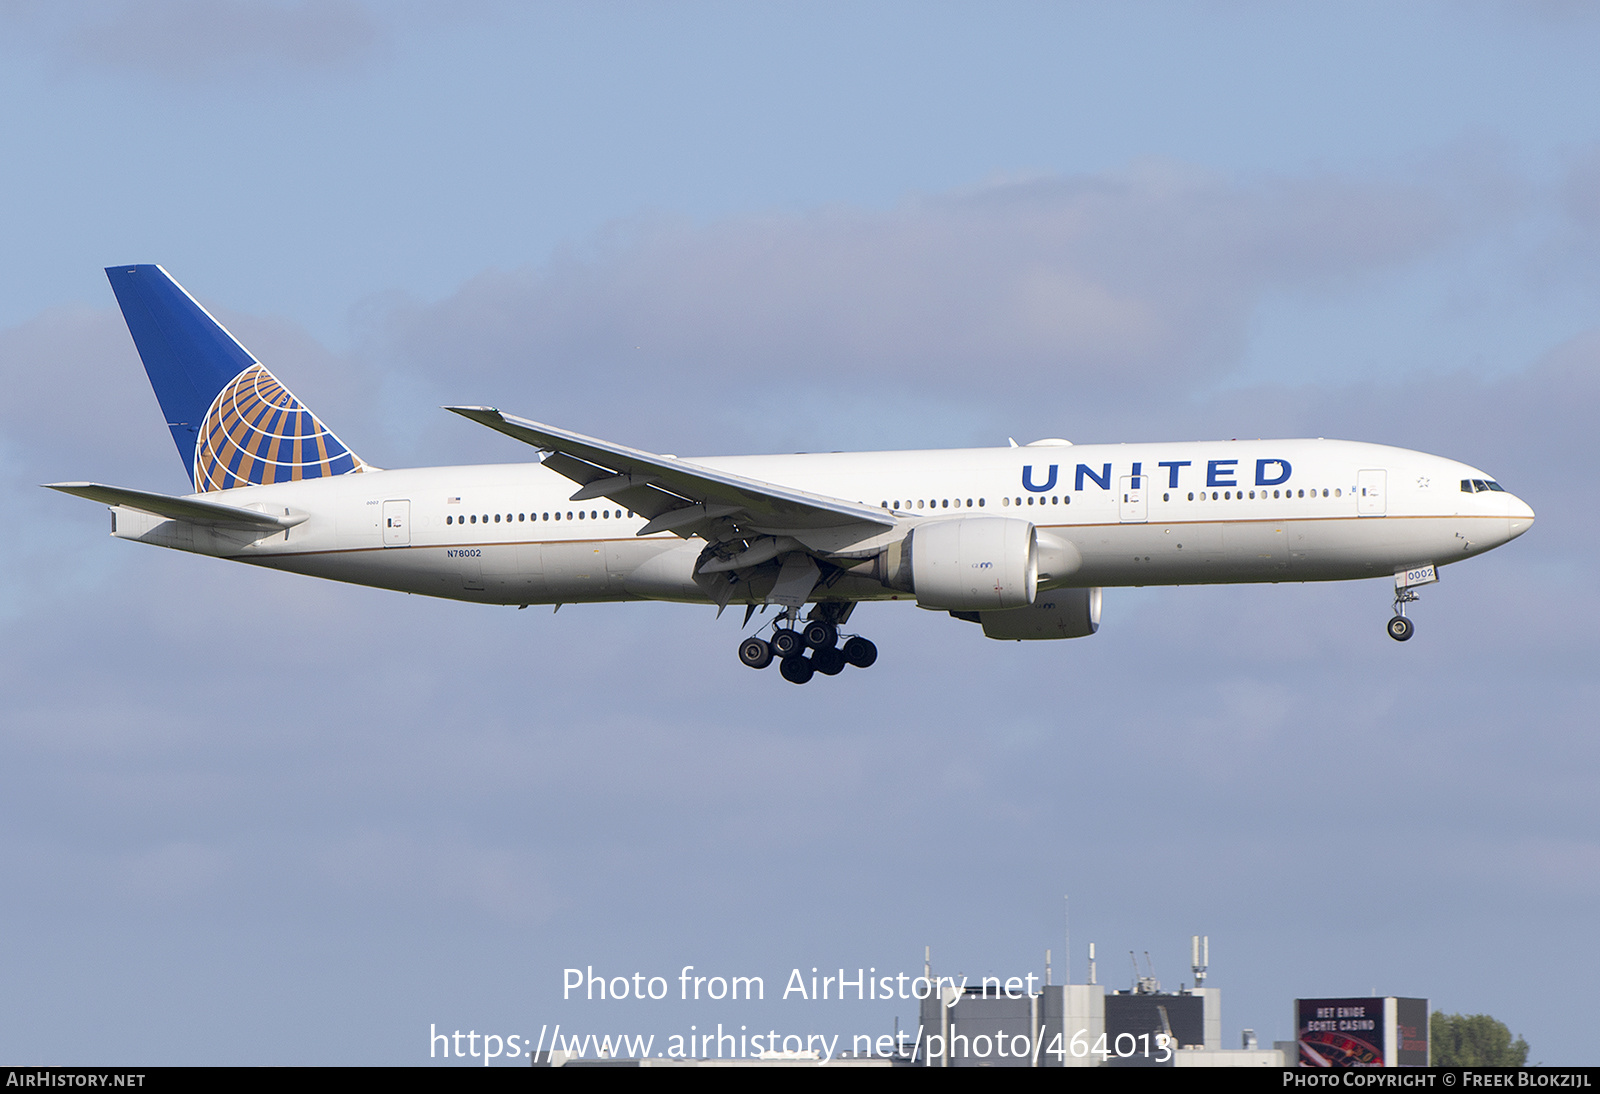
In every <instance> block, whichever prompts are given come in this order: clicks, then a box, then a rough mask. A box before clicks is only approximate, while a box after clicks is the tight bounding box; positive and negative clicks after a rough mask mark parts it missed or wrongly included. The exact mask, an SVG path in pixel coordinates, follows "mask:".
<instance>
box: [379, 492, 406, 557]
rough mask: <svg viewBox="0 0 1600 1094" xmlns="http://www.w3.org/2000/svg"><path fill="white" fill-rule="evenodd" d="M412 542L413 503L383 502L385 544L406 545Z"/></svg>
mask: <svg viewBox="0 0 1600 1094" xmlns="http://www.w3.org/2000/svg"><path fill="white" fill-rule="evenodd" d="M410 542H411V503H410V502H409V501H386V502H384V503H383V545H384V546H385V547H404V546H405V545H406V544H408V543H410Z"/></svg>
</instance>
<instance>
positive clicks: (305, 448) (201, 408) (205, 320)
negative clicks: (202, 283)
mask: <svg viewBox="0 0 1600 1094" xmlns="http://www.w3.org/2000/svg"><path fill="white" fill-rule="evenodd" d="M106 277H108V278H110V280H111V289H112V291H113V292H115V293H116V294H117V303H118V304H119V305H120V306H121V307H122V316H123V318H124V319H126V320H127V323H128V333H130V334H132V335H133V344H134V345H135V346H137V347H138V349H139V357H140V358H141V359H142V360H143V361H144V370H145V372H146V373H148V374H149V376H150V386H151V387H153V388H155V391H156V399H157V400H158V401H159V402H160V403H161V410H162V412H163V413H164V414H165V415H166V419H167V428H168V429H170V430H172V439H173V440H174V441H175V442H177V445H178V454H179V455H180V456H181V457H182V458H183V464H184V469H185V470H186V471H188V472H189V481H190V482H192V483H194V488H195V490H196V492H198V493H207V492H209V491H212V490H228V489H231V488H233V487H235V486H249V485H251V484H252V483H253V484H256V485H261V484H263V483H272V482H290V481H292V480H296V479H316V478H325V477H327V476H329V475H347V474H350V473H352V472H356V471H365V470H367V465H366V464H365V463H363V462H362V460H361V458H360V457H359V456H357V455H356V454H355V453H354V452H352V451H350V450H349V449H348V448H346V447H345V446H344V443H343V442H342V441H340V440H339V438H338V437H336V436H334V435H333V432H332V431H331V430H329V429H328V427H327V426H325V425H323V424H322V421H321V419H319V418H318V417H317V416H316V415H315V414H313V413H311V411H309V410H307V409H306V408H305V406H303V405H302V404H301V402H300V400H298V399H296V398H295V397H294V396H293V395H291V394H290V393H289V389H288V388H286V387H284V386H283V385H282V384H281V383H279V382H278V379H277V377H275V376H273V375H272V373H270V372H268V371H267V370H266V369H265V368H264V367H262V365H261V363H260V362H259V361H257V360H256V359H255V358H254V357H253V356H251V354H250V351H249V350H247V349H245V348H244V347H243V346H241V345H240V344H239V343H238V341H236V340H235V339H234V337H233V335H231V334H229V333H228V332H227V330H226V329H224V328H223V326H222V324H221V323H218V322H217V321H216V320H215V319H213V318H211V315H210V313H208V312H207V311H206V310H205V309H204V308H202V307H201V306H200V305H199V304H198V303H197V302H196V301H195V299H194V297H192V296H190V295H189V294H188V293H187V292H185V291H184V289H183V286H181V285H179V284H178V283H177V282H176V281H174V280H172V277H171V276H170V275H169V274H168V273H167V271H166V270H163V269H162V268H161V267H160V266H110V267H107V269H106Z"/></svg>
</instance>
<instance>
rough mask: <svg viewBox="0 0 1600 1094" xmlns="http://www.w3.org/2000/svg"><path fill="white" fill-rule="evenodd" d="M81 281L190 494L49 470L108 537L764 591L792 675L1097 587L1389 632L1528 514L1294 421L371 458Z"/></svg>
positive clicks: (340, 571)
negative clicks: (1344, 583) (1150, 591)
mask: <svg viewBox="0 0 1600 1094" xmlns="http://www.w3.org/2000/svg"><path fill="white" fill-rule="evenodd" d="M106 274H107V276H108V277H109V278H110V279H111V286H112V289H113V290H114V291H115V292H116V296H117V301H118V303H119V304H120V305H121V307H122V312H123V316H124V317H125V319H126V320H127V324H128V329H129V331H130V333H131V334H132V335H133V341H134V344H135V346H136V347H137V348H138V351H139V356H140V357H141V358H142V359H143V361H144V366H145V370H146V372H147V373H148V374H149V377H150V382H151V384H152V386H153V387H154V389H155V393H156V398H157V400H158V401H159V402H160V404H161V409H162V410H163V412H164V413H165V415H166V421H167V426H168V428H169V429H170V430H171V431H172V437H173V439H174V440H175V441H176V442H177V445H178V452H179V454H180V455H181V456H182V458H183V462H184V466H185V468H186V469H187V470H188V472H189V476H190V480H191V481H192V482H193V484H194V487H195V492H194V493H193V494H188V495H185V496H182V497H177V496H171V495H166V494H155V493H149V492H146V491H140V490H129V489H125V488H121V487H114V486H105V485H101V484H98V483H88V482H73V483H52V484H49V485H50V487H51V489H55V490H60V491H63V492H65V493H68V494H75V495H77V496H79V497H84V498H89V499H91V500H94V501H99V502H104V503H105V504H107V505H109V506H110V507H111V513H112V522H111V533H112V535H114V536H116V537H117V538H119V539H133V540H139V541H141V542H144V543H154V544H157V545H158V546H162V547H172V548H176V549H178V550H181V551H192V552H194V553H196V554H204V555H215V556H218V557H221V558H228V559H233V560H235V561H238V562H248V563H252V564H254V565H258V566H270V567H273V568H275V569H280V570H290V571H293V572H296V573H302V574H310V575H313V576H316V577H324V578H329V579H331V580H334V581H348V582H354V583H356V584H360V585H372V586H376V587H379V588H385V589H397V590H401V591H404V592H408V593H420V594H423V595H427V596H439V597H447V598H450V599H454V600H468V601H474V602H478V603H484V604H515V605H518V606H520V607H525V606H527V605H529V604H555V605H556V606H557V607H558V608H559V607H560V606H561V605H562V604H568V603H580V602H585V601H616V600H668V601H678V602H683V603H692V604H714V605H716V606H717V608H718V613H719V614H720V613H721V610H722V609H723V608H725V607H726V606H727V605H729V604H742V605H744V606H745V625H746V626H748V625H749V622H750V618H751V615H752V614H753V613H754V612H755V610H756V609H757V608H758V607H763V608H764V607H765V606H768V605H774V606H777V607H778V608H780V609H781V610H780V611H779V612H777V613H775V618H774V619H773V620H772V621H771V622H769V623H766V624H765V625H763V626H762V627H761V628H759V629H758V630H757V631H756V632H755V633H754V634H752V635H751V636H749V637H747V638H746V639H745V640H744V641H743V642H742V643H741V644H740V646H739V657H740V659H741V660H742V661H743V662H744V663H745V664H747V665H749V666H751V667H752V668H758V669H759V668H765V667H767V666H768V665H769V664H770V663H771V662H772V661H773V660H774V659H776V660H778V662H779V665H780V669H781V672H782V674H783V676H784V677H785V678H786V679H788V680H791V681H793V682H794V683H797V684H803V683H805V682H806V681H808V680H810V679H811V677H812V675H813V673H816V672H822V673H825V674H828V675H833V674H836V673H838V672H840V671H841V670H842V669H843V668H844V667H845V666H846V665H855V666H859V667H862V668H865V667H866V666H868V665H871V664H872V663H873V661H874V660H876V658H877V649H876V647H875V646H874V645H873V644H872V642H871V641H869V640H868V639H866V638H864V637H862V636H860V635H846V636H843V637H845V641H844V642H843V644H842V645H841V644H840V638H841V634H840V629H841V628H843V627H844V626H845V625H846V624H847V622H848V621H849V619H850V616H851V613H852V611H853V610H854V608H855V606H856V605H857V604H858V603H860V602H861V601H864V600H905V601H911V602H913V603H915V604H916V605H917V606H918V607H922V608H931V609H936V610H938V611H943V612H948V613H949V614H950V615H952V616H954V617H955V618H957V619H961V620H968V621H971V622H974V623H977V624H979V625H981V626H982V627H983V632H984V634H986V635H988V636H989V637H990V638H999V639H1013V640H1021V639H1043V638H1077V637H1082V636H1085V635H1089V634H1093V633H1094V632H1095V631H1096V630H1097V629H1098V627H1099V623H1100V591H1101V588H1102V587H1104V586H1108V585H1113V586H1115V585H1187V584H1220V583H1231V582H1269V581H1270V582H1280V581H1341V580H1351V579H1357V578H1370V577H1387V576H1391V575H1392V576H1393V578H1394V589H1395V592H1394V615H1393V617H1392V618H1391V619H1390V620H1389V621H1388V632H1389V634H1390V636H1391V637H1393V638H1395V639H1396V640H1398V641H1402V642H1403V641H1405V640H1407V639H1408V638H1410V637H1411V635H1412V622H1411V620H1410V619H1409V618H1407V616H1406V614H1405V611H1406V606H1407V605H1408V604H1409V603H1411V602H1413V601H1415V600H1416V599H1417V594H1416V588H1417V587H1418V586H1420V585H1425V584H1429V583H1431V582H1433V581H1436V580H1437V579H1438V568H1439V567H1441V566H1443V565H1445V564H1447V563H1451V562H1456V561H1458V560H1460V559H1464V558H1470V557H1471V556H1473V555H1478V554H1482V553H1483V552H1484V551H1487V550H1490V549H1492V548H1494V547H1498V546H1499V545H1500V544H1502V543H1506V542H1508V541H1509V540H1512V539H1515V538H1516V537H1517V536H1519V535H1521V534H1522V533H1523V532H1525V531H1527V530H1528V528H1529V526H1530V525H1531V524H1532V523H1533V510H1532V509H1530V508H1529V507H1528V506H1527V505H1526V504H1524V503H1523V502H1522V501H1521V500H1520V499H1518V498H1516V497H1514V496H1513V495H1512V494H1510V493H1508V492H1506V491H1505V490H1504V489H1502V488H1501V486H1500V485H1499V483H1497V482H1496V481H1495V479H1494V478H1493V476H1491V475H1489V474H1488V473H1487V472H1484V471H1481V470H1479V469H1477V468H1475V467H1471V466H1468V465H1467V464H1463V463H1457V462H1456V461H1454V460H1448V459H1444V458H1442V457H1439V456H1430V455H1426V454H1424V453H1421V452H1411V451H1407V450H1405V449H1401V448H1389V447H1385V446H1382V445H1375V444H1362V443H1356V442H1351V441H1330V440H1324V439H1321V438H1318V439H1316V440H1276V441H1222V442H1206V443H1160V444H1115V445H1072V444H1070V443H1069V442H1067V441H1063V440H1043V441H1035V442H1034V443H1032V444H1029V445H1023V446H1018V445H1016V443H1015V442H1012V445H1011V447H1008V448H979V449H950V450H936V451H925V452H835V453H826V454H799V455H789V456H726V457H715V458H704V459H702V458H695V459H680V458H678V457H676V456H668V455H656V454H654V453H650V452H641V451H639V450H638V449H634V448H628V447H625V446H623V445H619V444H613V443H611V442H609V441H602V440H597V439H595V438H593V437H586V436H583V435H582V434H578V433H572V432H569V431H567V430H563V429H557V428H555V427H553V426H548V425H541V424H539V423H538V422H532V421H527V420H525V419H522V418H516V417H512V416H511V415H509V414H504V413H502V412H500V411H499V410H496V409H494V408H492V407H481V406H455V407H449V408H447V409H449V410H452V411H454V412H455V413H457V414H460V415H462V416H463V417H466V418H470V419H472V420H473V421H475V422H479V423H481V424H483V425H486V426H488V427H489V428H491V429H496V430H499V431H500V432H501V433H504V434H506V435H507V436H509V437H512V438H514V439H515V440H518V441H521V442H523V443H524V444H527V445H529V446H531V447H532V448H534V449H537V450H538V452H539V453H540V454H541V455H542V459H540V460H539V461H538V462H534V463H511V464H496V465H488V466H470V467H425V468H413V469H409V470H394V471H384V470H380V469H379V468H376V467H373V466H371V465H370V464H368V463H366V462H365V461H363V460H362V459H361V458H360V457H358V456H357V455H356V454H355V453H354V452H352V451H351V450H350V449H349V448H348V447H347V446H346V445H345V444H344V443H343V442H342V441H341V440H339V438H338V437H336V436H335V435H334V434H333V433H332V432H331V431H330V430H329V429H328V428H327V427H326V426H324V425H323V424H322V422H321V420H320V419H318V418H317V416H316V415H314V414H313V413H311V411H309V410H308V409H306V408H305V407H304V406H303V405H302V404H301V403H300V402H299V400H297V399H296V398H295V397H294V396H293V395H291V394H290V393H289V391H288V390H287V389H286V388H285V387H284V386H283V385H282V384H281V383H279V382H278V380H277V378H276V377H274V376H273V375H272V373H270V372H268V371H267V369H266V368H264V367H263V366H262V365H261V364H260V363H259V362H258V361H257V360H256V359H255V358H254V357H253V356H251V354H250V353H249V352H248V351H247V350H245V348H244V347H243V346H241V345H240V344H239V343H238V341H237V340H235V339H234V338H233V336H232V335H231V334H229V333H228V332H227V330H225V329H224V328H223V327H222V325H221V324H220V323H218V322H217V321H216V320H215V319H213V318H212V317H211V315H210V314H209V313H208V312H207V311H206V310H205V309H204V308H203V307H201V306H200V304H199V303H198V302H196V301H195V299H194V298H193V297H191V296H190V295H189V294H188V293H187V292H186V291H184V289H183V288H182V287H181V286H179V285H178V283H177V282H175V281H173V280H172V278H171V277H170V276H168V274H167V272H166V271H165V270H163V269H162V268H161V267H159V266H113V267H111V268H109V269H107V270H106ZM806 605H810V606H811V607H810V610H809V612H806V611H805V608H806ZM802 614H804V618H803V619H802ZM763 633H769V634H770V637H769V638H763V637H761V635H762V634H763Z"/></svg>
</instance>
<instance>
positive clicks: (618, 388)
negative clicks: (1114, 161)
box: [387, 166, 1460, 403]
mask: <svg viewBox="0 0 1600 1094" xmlns="http://www.w3.org/2000/svg"><path fill="white" fill-rule="evenodd" d="M1459 214H1460V209H1459V202H1458V199H1457V198H1456V197H1455V196H1453V195H1451V194H1449V193H1446V192H1443V191H1440V190H1438V189H1429V188H1427V187H1424V186H1421V185H1413V184H1409V183H1400V182H1395V183H1364V182H1357V181H1352V180H1346V179H1340V178H1334V177H1326V178H1305V179H1267V180H1260V181H1254V182H1244V183H1239V182H1231V181H1227V180H1219V179H1214V178H1209V177H1204V176H1198V175H1195V174H1192V173H1185V172H1182V171H1179V170H1176V169H1171V168H1161V167H1155V166H1151V167H1143V168H1139V169H1136V170H1132V171H1129V172H1126V173H1124V174H1121V175H1115V176H1105V177H1098V178H1071V179H1063V178H1043V179H1034V180H1023V181H1013V182H998V183H995V184H992V185H988V186H984V187H981V188H977V189H974V190H971V191H968V192H964V193H957V194H952V195H946V196H940V197H929V198H922V199H918V200H913V201H908V202H907V203H905V204H903V205H901V206H900V207H898V208H895V209H892V210H888V211H883V212H874V211H863V210H856V209H838V208H835V209H823V210H818V211H814V212H809V213H798V214H771V215H766V216H759V217H754V216H753V217H744V218H738V219H732V220H725V221H720V222H717V223H713V224H710V225H705V226H697V225H692V224H687V223H683V222H672V221H666V220H649V221H641V222H638V223H635V224H631V225H627V226H622V227H619V228H617V229H616V230H615V231H614V232H613V233H612V234H611V235H610V236H609V237H607V238H606V239H604V240H601V241H599V242H598V243H597V244H596V245H594V246H593V247H591V248H588V249H587V250H584V251H581V252H580V251H577V250H573V251H569V252H567V253H565V254H563V255H561V256H559V257H557V258H556V259H555V260H554V261H552V262H551V263H550V264H549V265H547V266H546V267H545V268H542V269H537V270H533V269H527V270H518V271H494V272H488V273H485V274H483V275H481V276H479V277H477V278H475V279H474V280H472V281H471V282H469V283H467V284H466V285H464V286H463V287H462V288H461V289H460V290H459V291H458V292H457V293H456V294H454V295H453V296H452V297H450V298H448V299H446V300H444V301H441V302H439V303H437V304H434V305H427V306H424V305H414V306H411V307H400V308H397V309H396V310H395V312H394V314H393V315H392V318H391V320H390V325H389V328H388V331H387V337H388V339H389V347H390V348H389V349H388V351H387V352H389V353H391V354H393V355H394V356H396V357H398V358H400V359H402V360H405V361H407V363H408V365H409V366H410V367H412V368H414V369H416V370H418V371H431V372H444V371H446V370H449V371H450V372H451V373H452V374H453V375H454V376H455V377H457V378H458V379H459V380H460V381H461V382H462V383H463V384H464V385H467V386H472V387H477V388H495V389H499V390H501V391H505V390H506V389H512V390H515V389H517V388H522V387H528V386H530V385H529V381H528V377H529V375H530V374H535V375H538V376H539V377H540V378H541V389H542V391H544V392H548V391H550V390H551V389H554V390H555V391H558V392H559V391H562V390H564V389H565V388H567V387H570V386H572V385H576V384H584V385H587V386H589V387H590V388H591V389H592V388H593V387H594V386H595V384H596V380H597V378H601V379H602V380H603V383H604V385H605V387H606V388H608V389H610V390H612V391H614V392H618V393H620V395H621V397H622V398H624V399H637V400H639V401H641V402H648V403H657V402H658V401H659V400H661V399H664V398H665V399H668V400H672V399H682V400H686V401H704V400H705V396H706V394H707V392H709V391H712V390H720V389H728V388H732V389H737V390H741V391H745V392H750V391H752V390H754V391H756V392H760V393H763V396H765V397H776V396H775V394H774V393H781V392H783V391H785V389H786V387H787V385H788V384H789V382H790V381H791V380H794V381H795V386H797V387H803V388H809V389H810V390H812V391H817V390H830V391H834V392H837V393H838V394H839V396H840V397H844V396H845V393H850V394H851V395H855V396H858V397H859V396H861V395H863V394H870V395H871V396H872V397H875V398H883V397H884V396H886V395H887V396H890V397H896V396H899V395H900V394H902V393H906V394H908V395H910V397H912V398H927V397H930V396H936V397H942V398H951V399H955V400H958V401H960V402H967V401H969V400H970V398H971V396H972V394H973V393H975V392H978V391H982V392H984V394H985V396H986V397H989V396H992V397H993V398H996V399H1001V400H1004V399H1008V398H1010V399H1027V398H1029V393H1030V392H1034V391H1037V390H1039V388H1040V386H1041V385H1043V384H1046V383H1048V384H1051V385H1053V386H1055V387H1056V388H1057V389H1063V390H1064V389H1070V390H1072V391H1075V392H1077V393H1080V394H1081V395H1082V396H1084V397H1102V396H1106V395H1109V394H1111V393H1113V392H1119V391H1120V392H1122V393H1124V394H1126V393H1128V392H1129V391H1137V390H1144V389H1147V388H1149V387H1152V386H1155V385H1160V384H1170V383H1176V384H1178V385H1179V386H1181V387H1182V388H1184V389H1186V390H1192V389H1193V388H1194V387H1195V386H1196V385H1202V384H1204V383H1206V382H1207V381H1209V380H1213V379H1215V378H1216V377H1217V376H1219V375H1221V374H1223V373H1225V372H1226V370H1227V369H1228V367H1229V366H1230V365H1231V364H1232V363H1233V362H1234V361H1235V359H1236V357H1237V355H1238V353H1239V351H1240V349H1241V346H1242V343H1243V339H1244V335H1245V330H1246V326H1247V323H1248V321H1249V318H1250V316H1251V313H1252V310H1253V309H1254V307H1255V306H1256V305H1257V303H1258V302H1259V300H1260V298H1261V296H1262V294H1263V293H1265V292H1268V291H1282V290H1285V289H1289V290H1293V289H1306V290H1310V289H1315V290H1319V291H1329V290H1337V289H1338V288H1339V287H1340V286H1342V285H1347V284H1355V283H1359V282H1360V281H1361V280H1362V279H1363V278H1368V277H1370V276H1372V275H1374V274H1377V273H1381V272H1384V271H1389V270H1393V269H1395V268H1396V267H1399V266H1403V265H1404V264H1406V263H1409V262H1413V261H1415V260H1417V259H1419V258H1421V257H1423V256H1426V255H1430V254H1433V253H1436V252H1437V251H1438V250H1439V248H1441V247H1442V246H1444V245H1446V244H1447V243H1448V242H1450V241H1451V240H1452V239H1454V238H1455V237H1456V233H1457V228H1458V223H1459ZM913 392H914V394H912V393H913ZM486 394H487V393H486Z"/></svg>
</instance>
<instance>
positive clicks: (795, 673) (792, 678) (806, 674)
mask: <svg viewBox="0 0 1600 1094" xmlns="http://www.w3.org/2000/svg"><path fill="white" fill-rule="evenodd" d="M791 633H792V632H791ZM778 671H779V672H781V673H782V674H783V678H784V679H785V680H787V681H789V683H791V684H804V683H808V682H809V681H810V680H811V674H812V673H814V672H816V671H817V667H816V666H815V665H813V664H812V663H811V662H810V661H809V660H808V659H806V658H804V657H785V658H784V659H783V660H782V661H779V662H778Z"/></svg>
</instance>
